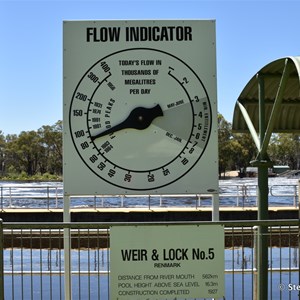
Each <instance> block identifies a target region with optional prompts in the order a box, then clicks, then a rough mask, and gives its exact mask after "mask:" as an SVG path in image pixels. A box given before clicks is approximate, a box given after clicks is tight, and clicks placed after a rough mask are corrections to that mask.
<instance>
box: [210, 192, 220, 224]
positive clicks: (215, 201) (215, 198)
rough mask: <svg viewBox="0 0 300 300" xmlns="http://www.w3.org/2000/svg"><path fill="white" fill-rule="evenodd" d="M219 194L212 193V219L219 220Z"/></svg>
mask: <svg viewBox="0 0 300 300" xmlns="http://www.w3.org/2000/svg"><path fill="white" fill-rule="evenodd" d="M219 206H220V200H219V194H212V221H219V220H220V218H219Z"/></svg>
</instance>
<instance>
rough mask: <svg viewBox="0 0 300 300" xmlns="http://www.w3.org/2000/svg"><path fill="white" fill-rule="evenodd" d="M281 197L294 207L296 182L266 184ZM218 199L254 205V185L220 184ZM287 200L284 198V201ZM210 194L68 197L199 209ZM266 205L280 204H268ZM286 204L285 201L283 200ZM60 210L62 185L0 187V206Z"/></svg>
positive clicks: (77, 203)
mask: <svg viewBox="0 0 300 300" xmlns="http://www.w3.org/2000/svg"><path fill="white" fill-rule="evenodd" d="M271 197H273V198H275V199H279V198H282V199H284V200H283V201H282V202H284V204H282V205H284V206H289V207H295V208H297V207H298V202H299V201H298V200H299V186H298V185H271V186H270V187H269V198H271ZM219 198H220V205H221V206H229V207H233V206H236V207H255V206H257V185H230V186H228V185H220V188H219ZM287 200H288V201H287ZM211 201H212V195H211V194H191V195H172V196H170V195H168V196H167V195H149V196H147V197H146V196H143V195H116V196H113V197H112V196H110V195H93V196H91V195H85V196H72V197H71V208H76V207H88V208H92V209H97V208H111V207H119V208H123V207H129V208H131V209H134V208H140V207H143V208H149V209H151V208H153V207H172V206H173V207H191V208H196V209H197V208H199V207H203V206H210V205H211ZM269 202H270V203H269V205H270V206H280V205H275V204H274V203H272V199H269ZM288 202H289V203H290V204H287V203H288ZM12 208H21V209H32V208H35V209H38V208H43V209H48V210H49V209H59V208H60V209H61V208H63V188H62V186H60V185H57V186H30V185H28V186H12V185H8V186H6V185H1V186H0V209H1V210H2V211H3V210H5V209H12Z"/></svg>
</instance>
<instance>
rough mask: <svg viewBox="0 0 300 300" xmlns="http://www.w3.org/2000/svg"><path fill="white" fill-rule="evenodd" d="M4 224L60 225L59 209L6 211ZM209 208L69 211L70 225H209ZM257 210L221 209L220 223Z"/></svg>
mask: <svg viewBox="0 0 300 300" xmlns="http://www.w3.org/2000/svg"><path fill="white" fill-rule="evenodd" d="M298 217H299V210H298V209H297V208H291V207H272V208H270V209H269V218H270V219H297V218H298ZM0 218H1V219H2V220H3V221H4V222H19V223H25V222H63V210H62V209H49V210H48V209H6V210H3V211H1V212H0ZM211 219H212V211H211V208H201V209H190V208H188V209H186V208H156V209H127V208H114V209H85V208H83V209H72V210H71V221H72V222H167V221H173V222H174V221H210V220H211ZM256 219H257V208H240V207H226V208H225V207H224V208H220V221H232V220H256Z"/></svg>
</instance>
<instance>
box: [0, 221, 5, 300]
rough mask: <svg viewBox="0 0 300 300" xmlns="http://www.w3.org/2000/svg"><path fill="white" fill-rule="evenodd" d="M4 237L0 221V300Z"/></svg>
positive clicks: (1, 298)
mask: <svg viewBox="0 0 300 300" xmlns="http://www.w3.org/2000/svg"><path fill="white" fill-rule="evenodd" d="M3 244H4V235H3V221H2V219H0V300H4V255H3V251H4V250H3V249H4V245H3Z"/></svg>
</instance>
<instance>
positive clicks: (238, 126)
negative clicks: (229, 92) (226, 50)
mask: <svg viewBox="0 0 300 300" xmlns="http://www.w3.org/2000/svg"><path fill="white" fill-rule="evenodd" d="M286 64H288V65H289V70H288V72H287V71H286V73H285V74H283V72H284V70H286V68H285V66H286ZM283 75H285V78H284V79H285V80H286V83H285V89H284V91H283V94H282V99H281V100H280V101H281V105H280V110H278V112H277V115H276V121H275V122H274V126H273V130H272V131H273V132H289V133H291V132H295V133H299V132H300V56H294V57H286V58H281V59H278V60H275V61H272V62H271V63H269V64H267V65H266V66H264V67H263V68H262V69H261V70H259V71H258V72H257V74H256V75H254V76H253V77H252V78H251V79H250V81H249V82H248V83H247V85H246V86H245V88H244V89H243V91H242V92H241V94H240V96H239V97H238V99H237V103H236V105H235V109H234V118H233V124H232V130H233V131H235V132H247V131H248V130H249V128H248V126H247V122H246V119H245V118H244V115H245V114H244V112H243V109H245V110H246V111H247V114H248V117H249V118H250V120H251V122H252V124H253V126H254V128H255V131H257V132H258V131H259V116H260V114H259V103H258V101H259V90H258V89H259V86H258V81H259V78H263V80H264V102H265V118H266V120H269V119H270V117H271V114H272V110H273V105H274V103H275V101H276V100H278V98H277V95H278V91H279V87H280V84H281V81H282V79H283Z"/></svg>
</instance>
